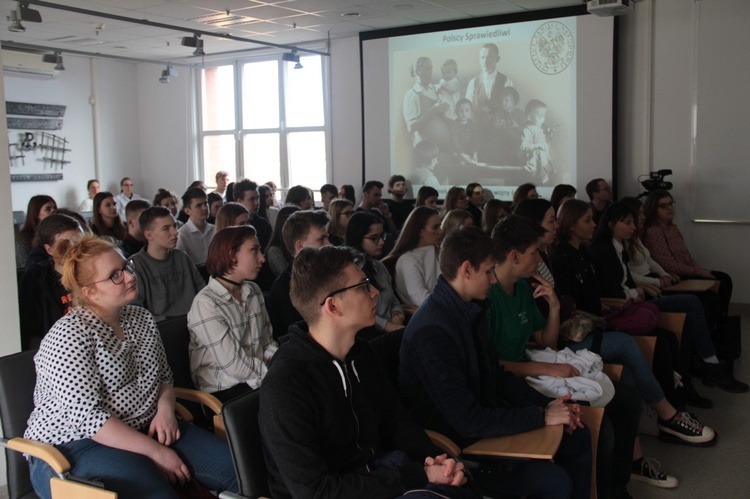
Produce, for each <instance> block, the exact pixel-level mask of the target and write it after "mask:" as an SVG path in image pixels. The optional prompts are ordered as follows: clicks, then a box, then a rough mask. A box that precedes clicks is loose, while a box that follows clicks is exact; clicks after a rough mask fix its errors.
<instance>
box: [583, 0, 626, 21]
mask: <svg viewBox="0 0 750 499" xmlns="http://www.w3.org/2000/svg"><path fill="white" fill-rule="evenodd" d="M633 2H634V0H589V1H588V3H586V8H587V9H588V11H589V13H590V14H594V15H595V16H601V17H606V16H621V15H623V14H629V13H630V12H632V10H633Z"/></svg>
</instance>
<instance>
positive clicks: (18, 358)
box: [0, 350, 36, 499]
mask: <svg viewBox="0 0 750 499" xmlns="http://www.w3.org/2000/svg"><path fill="white" fill-rule="evenodd" d="M35 354H36V350H29V351H26V352H21V353H16V354H13V355H7V356H5V357H2V358H0V418H2V423H3V424H2V428H3V435H4V436H5V438H14V437H22V436H23V432H24V431H26V422H27V421H28V419H29V415H31V411H32V410H33V409H34V386H35V385H36V370H35V368H34V355H35ZM5 459H6V462H7V472H8V494H9V495H8V497H9V498H10V499H19V498H21V497H24V496H26V495H27V494H29V493H33V491H34V489H33V488H32V486H31V479H30V478H29V466H28V464H27V462H26V459H25V458H24V457H23V455H22V454H21V453H19V452H15V451H11V450H6V451H5Z"/></svg>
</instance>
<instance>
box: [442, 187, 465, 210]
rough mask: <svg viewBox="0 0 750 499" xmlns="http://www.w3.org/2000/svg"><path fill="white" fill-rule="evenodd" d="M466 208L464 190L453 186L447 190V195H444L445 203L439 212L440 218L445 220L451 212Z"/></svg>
mask: <svg viewBox="0 0 750 499" xmlns="http://www.w3.org/2000/svg"><path fill="white" fill-rule="evenodd" d="M468 207H469V199H468V198H467V197H466V189H464V188H463V187H459V186H455V185H454V186H453V187H451V188H450V189H448V193H447V194H446V195H445V202H444V203H443V209H442V211H441V212H440V218H445V216H446V215H448V213H449V212H450V211H452V210H465V209H467V208H468Z"/></svg>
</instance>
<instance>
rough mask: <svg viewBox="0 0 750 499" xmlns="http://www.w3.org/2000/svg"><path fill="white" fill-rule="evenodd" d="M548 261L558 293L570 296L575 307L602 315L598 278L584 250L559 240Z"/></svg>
mask: <svg viewBox="0 0 750 499" xmlns="http://www.w3.org/2000/svg"><path fill="white" fill-rule="evenodd" d="M550 261H551V262H552V274H553V275H554V276H555V288H556V289H557V290H559V291H560V294H562V295H570V296H572V297H573V298H574V299H575V301H576V308H577V309H579V310H584V311H586V312H589V313H592V314H594V315H602V303H601V296H602V294H601V292H600V291H599V280H598V279H597V277H596V272H595V271H594V267H593V266H592V265H591V261H590V260H589V257H588V255H587V253H586V250H584V249H583V248H581V249H576V248H574V247H573V246H571V245H570V243H567V242H561V243H560V244H558V245H557V247H556V248H555V249H554V251H553V252H552V254H551V255H550Z"/></svg>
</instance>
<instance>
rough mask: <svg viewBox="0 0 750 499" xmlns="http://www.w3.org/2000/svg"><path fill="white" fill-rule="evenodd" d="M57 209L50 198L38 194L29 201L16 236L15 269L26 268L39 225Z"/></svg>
mask: <svg viewBox="0 0 750 499" xmlns="http://www.w3.org/2000/svg"><path fill="white" fill-rule="evenodd" d="M56 209H57V203H55V200H54V199H52V197H50V196H46V195H44V194H40V195H38V196H33V197H32V198H31V199H29V204H28V206H27V207H26V219H25V220H24V223H23V227H21V230H19V231H18V233H17V234H16V268H19V269H22V268H24V267H26V259H27V258H28V257H29V254H30V253H31V249H32V248H33V242H34V235H35V234H36V229H37V227H38V226H39V224H40V223H41V222H42V220H44V219H45V218H46V217H48V216H50V215H51V214H52V213H53V212H54V211H55V210H56Z"/></svg>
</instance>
